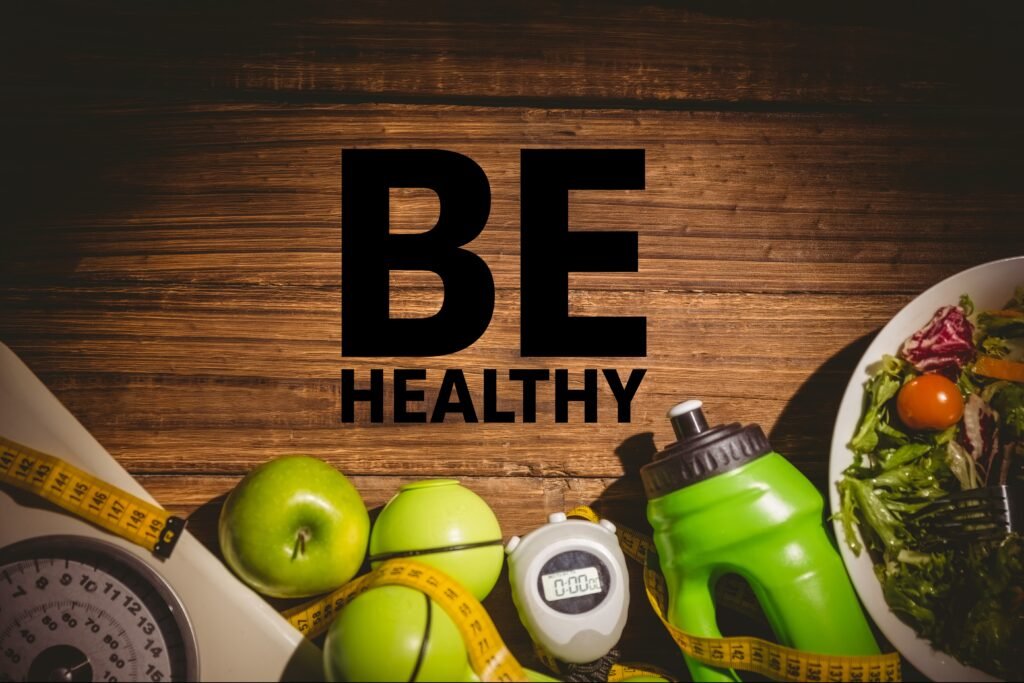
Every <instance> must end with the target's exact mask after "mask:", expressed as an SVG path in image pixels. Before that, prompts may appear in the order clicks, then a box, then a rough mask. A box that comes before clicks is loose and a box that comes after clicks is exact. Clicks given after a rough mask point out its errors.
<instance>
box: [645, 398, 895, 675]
mask: <svg viewBox="0 0 1024 683" xmlns="http://www.w3.org/2000/svg"><path fill="white" fill-rule="evenodd" d="M701 406H702V403H701V402H700V401H686V402H684V403H680V404H679V405H677V406H675V407H674V408H673V409H672V410H670V411H669V414H668V416H669V418H670V419H671V421H672V427H673V429H674V430H675V433H676V437H677V438H678V441H677V442H676V443H674V444H671V445H670V446H668V447H667V448H665V450H663V451H661V452H660V453H658V454H657V455H656V456H655V459H654V460H653V461H652V462H651V463H649V464H647V465H645V466H644V467H643V468H642V469H641V471H640V472H641V477H642V478H643V482H644V490H645V491H646V493H647V500H648V503H647V518H648V520H649V521H650V523H651V526H652V527H653V528H654V543H655V545H656V546H657V548H658V559H659V561H660V563H661V570H662V572H663V573H664V575H665V583H666V585H667V587H668V593H669V596H668V597H669V604H668V615H667V617H668V620H669V621H670V622H671V623H672V624H674V625H675V626H677V627H678V628H680V629H682V630H683V631H686V632H688V633H692V634H693V635H698V636H706V637H711V638H718V637H721V634H720V633H719V630H718V625H717V622H716V619H715V604H714V599H713V596H714V588H715V582H716V581H717V580H718V579H719V578H720V577H721V576H723V575H726V574H738V575H739V576H740V577H742V578H743V579H745V580H746V581H747V582H748V583H749V584H750V586H751V588H752V589H753V591H754V595H755V596H756V597H757V599H758V601H759V602H760V604H761V608H762V609H763V610H764V613H765V616H767V617H768V621H769V623H770V624H771V626H772V629H773V630H774V631H775V636H776V638H777V639H778V641H779V642H780V643H782V644H784V645H788V646H789V647H794V648H797V649H799V650H805V651H808V652H814V653H818V654H829V655H872V654H878V645H877V643H876V642H875V639H874V636H873V635H872V633H871V628H870V627H869V626H868V622H867V619H866V618H865V616H864V612H863V611H862V610H861V607H860V603H859V602H858V601H857V596H856V595H855V594H854V592H853V587H852V586H851V585H850V579H849V577H847V575H846V570H845V569H844V567H843V563H842V560H841V559H840V557H839V553H838V552H837V551H836V549H835V547H834V546H833V544H832V542H831V540H830V539H829V537H828V535H827V533H826V531H825V527H824V524H823V518H822V510H823V509H824V501H823V500H822V497H821V494H820V493H818V490H817V489H816V488H815V487H814V485H813V484H811V483H810V482H809V481H808V480H807V479H806V477H804V475H802V474H801V473H800V472H799V471H798V470H797V469H796V468H795V467H793V465H791V464H790V463H789V461H788V460H786V459H785V458H784V457H782V456H781V455H779V454H778V453H776V452H775V451H773V450H772V447H771V444H769V443H768V438H767V437H766V436H765V435H764V432H763V431H762V430H761V428H760V427H759V426H758V425H747V426H745V427H744V426H741V425H740V424H738V423H734V424H730V425H720V426H717V427H714V428H709V427H708V423H707V421H706V419H705V418H704V413H703V412H702V411H701ZM686 663H687V666H688V667H689V669H690V674H691V675H692V676H693V679H694V680H695V681H738V680H740V678H739V677H738V676H737V675H736V673H735V672H734V671H732V670H726V669H716V668H713V667H710V666H706V665H704V664H701V663H700V662H697V661H694V660H692V659H689V658H687V662H686Z"/></svg>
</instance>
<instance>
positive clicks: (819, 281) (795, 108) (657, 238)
mask: <svg viewBox="0 0 1024 683" xmlns="http://www.w3.org/2000/svg"><path fill="white" fill-rule="evenodd" d="M427 5H428V3H418V2H412V1H405V0H403V1H402V2H397V3H392V4H391V5H390V6H387V7H384V6H378V5H377V4H375V3H365V2H350V3H322V4H321V3H318V4H315V5H313V4H307V3H277V4H276V5H263V4H258V5H257V6H246V7H245V8H244V9H242V8H235V7H230V6H228V5H227V4H226V3H215V4H214V5H213V6H209V3H175V4H153V3H143V4H137V3H100V4H99V5H93V6H91V7H88V8H86V7H84V6H80V5H79V4H77V3H70V2H69V3H54V2H42V3H33V4H32V6H31V7H22V8H21V9H20V10H19V11H17V12H15V11H14V10H13V9H12V8H5V10H4V15H5V16H4V20H3V21H2V22H0V24H2V26H3V28H2V29H0V31H2V33H3V36H2V40H0V45H2V47H0V50H2V51H3V53H4V59H3V64H4V66H3V67H2V68H3V76H2V85H3V90H2V93H3V94H2V97H3V101H4V105H3V110H2V111H3V113H2V119H3V123H4V128H3V129H4V131H5V138H6V139H5V144H4V153H3V158H2V162H0V168H2V172H3V176H2V180H3V187H4V197H5V200H4V216H3V219H2V224H3V226H4V229H3V248H2V254H3V257H4V264H3V268H2V270H0V283H2V292H0V311H2V313H0V339H2V340H3V341H4V342H5V343H7V344H8V345H10V346H11V347H12V348H13V349H14V350H15V351H16V352H17V353H18V354H19V355H20V356H21V357H22V358H23V359H24V360H25V361H26V362H27V363H28V364H29V365H30V366H31V367H32V368H33V369H34V370H35V372H36V373H38V374H39V375H40V377H42V378H43V380H44V381H45V382H46V383H47V384H48V385H49V386H50V387H51V389H52V390H53V391H54V392H55V393H56V394H57V396H58V397H59V398H60V399H61V400H62V401H63V402H64V403H65V404H66V405H67V406H68V407H69V408H70V409H71V410H72V412H74V413H75V414H76V415H77V416H78V417H79V419H80V420H81V421H82V422H83V423H84V424H85V426H86V427H88V428H89V429H90V430H91V431H92V432H93V434H95V435H96V437H97V438H98V439H99V441H100V442H101V443H103V444H104V445H105V446H106V447H107V448H108V449H109V450H110V451H111V453H113V454H114V455H115V456H116V457H117V458H118V459H119V460H120V462H121V463H123V464H124V465H125V466H126V467H127V468H128V469H129V470H130V471H131V472H132V473H133V474H134V475H135V476H137V477H138V478H139V480H140V481H142V483H143V484H144V485H145V486H146V487H147V488H148V489H149V490H150V491H151V492H153V494H154V495H155V496H156V497H157V498H158V499H160V500H161V501H162V502H163V503H164V504H165V505H166V506H167V507H169V508H171V509H173V510H176V511H180V512H185V513H191V514H192V522H191V528H192V530H193V531H194V532H195V533H196V535H198V536H199V537H200V538H201V539H203V541H204V542H205V543H207V544H208V545H209V546H210V547H211V548H214V549H216V545H217V542H216V533H215V521H216V517H217V513H218V510H219V506H220V504H221V502H222V500H223V496H224V495H225V494H226V492H228V491H229V490H230V489H231V488H232V486H233V485H234V484H235V483H236V482H237V481H238V479H239V478H240V477H241V476H242V475H243V474H244V473H245V472H246V471H248V470H249V469H250V468H252V467H253V466H254V465H256V464H258V463H261V462H263V461H265V460H267V459H269V458H272V457H274V456H276V455H279V454H283V453H293V452H304V453H310V454H313V455H316V456H318V457H321V458H324V459H326V460H328V461H330V462H331V463H333V464H334V465H336V466H337V467H338V468H340V469H341V470H342V471H343V472H345V473H346V474H347V475H349V476H350V477H352V479H353V481H354V483H355V484H356V486H357V487H358V488H359V490H360V491H361V492H362V494H363V496H364V497H365V500H366V502H367V504H368V505H369V506H371V507H377V506H380V505H381V504H383V503H384V502H385V501H386V500H387V499H388V498H389V497H390V496H391V495H392V494H393V493H394V492H395V491H396V489H397V487H398V486H399V484H401V483H403V482H406V481H410V480H415V479H420V478H425V477H441V476H443V477H458V478H459V479H461V480H462V481H463V482H464V483H465V484H466V485H467V486H469V487H471V488H472V489H474V490H476V491H477V492H479V493H480V494H481V495H482V496H484V497H485V498H486V499H487V500H488V501H489V502H490V504H491V505H492V506H493V508H494V510H495V511H496V513H497V514H498V517H499V518H500V520H501V523H502V528H503V531H504V533H505V535H506V537H508V536H511V535H512V534H521V533H523V532H526V531H528V530H529V529H531V528H533V527H535V526H537V525H539V524H540V523H542V522H543V521H544V519H545V515H546V514H547V513H549V512H552V511H556V510H562V509H565V508H567V507H570V506H573V505H576V504H579V503H593V502H595V501H597V503H598V506H599V507H600V508H601V509H602V510H603V511H604V512H605V513H607V514H609V515H611V516H612V517H613V518H617V519H620V520H622V521H627V522H631V523H633V524H639V523H640V521H641V520H642V516H643V506H644V499H643V494H642V491H641V489H640V487H639V484H638V478H637V474H636V470H637V469H638V467H639V466H640V465H641V464H642V463H643V462H645V461H646V459H648V458H649V457H650V453H651V452H652V451H653V449H654V448H655V446H657V447H661V446H664V445H665V444H666V443H667V442H669V441H670V440H671V430H670V428H669V425H668V423H667V421H666V420H665V419H664V412H665V410H666V409H667V408H668V407H669V406H670V405H672V404H674V403H675V402H677V401H679V400H681V399H684V398H691V397H700V398H702V399H704V401H705V402H706V404H707V412H708V414H709V416H710V418H711V420H712V421H713V422H731V421H742V422H757V423H760V424H761V425H763V426H764V428H765V430H766V431H769V432H770V436H771V439H772V441H773V443H774V444H775V446H776V447H777V448H778V449H779V450H781V451H782V452H784V453H786V454H787V455H788V456H789V457H790V458H791V459H792V460H793V462H795V463H796V464H797V465H798V466H799V467H800V468H801V469H802V470H803V471H804V472H806V473H807V474H808V475H809V476H810V477H811V478H812V479H813V480H814V481H815V482H816V483H818V484H819V485H821V486H822V487H824V486H825V485H826V480H825V479H826V477H825V471H826V465H827V454H828V446H829V439H830V435H831V428H832V420H833V416H834V415H835V412H836V408H837V406H838V401H839V397H840V393H841V392H842V390H843V388H844V386H845V384H846V382H847V380H848V378H849V375H850V372H851V371H852V368H853V366H854V364H855V362H856V361H857V359H858V358H859V356H860V354H861V353H862V351H863V350H864V348H865V347H866V344H867V342H868V340H869V339H870V338H871V336H872V334H873V333H874V332H875V331H877V330H878V329H879V327H880V326H881V325H883V324H884V323H885V322H886V321H887V320H888V319H889V318H890V317H891V316H892V315H893V314H894V313H895V312H896V311H898V310H899V309H900V307H901V306H903V305H904V304H905V303H907V302H908V301H909V300H910V299H912V298H913V297H914V296H915V295H916V294H917V293H918V292H920V291H921V290H922V289H924V288H926V287H928V286H929V285H931V284H933V283H934V282H936V281H938V280H940V279H942V278H943V277H946V276H948V275H950V274H952V273H955V272H957V271H959V270H961V269H963V268H966V267H969V266H972V265H975V264H978V263H982V262H985V261H988V260H992V259H995V258H999V257H1002V256H1007V255H1013V254H1020V253H1024V230H1022V229H1021V222H1022V218H1024V185H1022V184H1021V179H1022V177H1024V164H1022V159H1024V127H1022V125H1021V124H1022V121H1024V118H1022V114H1024V96H1022V94H1021V93H1022V91H1021V90H1020V89H1019V88H1018V87H1017V84H1018V82H1019V76H1018V74H1017V72H1016V71H1015V70H1014V67H1013V65H1014V64H1015V63H1018V62H1019V61H1020V58H1021V56H1022V55H1021V42H1020V40H1019V35H1020V34H1019V31H1020V28H1021V26H1020V24H1021V22H1020V17H1019V16H1016V15H1014V16H1004V15H1001V14H999V12H998V11H997V10H995V9H988V10H982V11H981V12H980V13H972V14H971V16H969V17H964V16H959V15H953V14H947V13H945V11H944V10H941V9H938V8H933V9H931V10H929V11H928V12H927V14H919V13H917V12H912V11H910V10H903V9H900V8H899V7H893V6H892V5H891V4H886V5H879V6H870V4H869V5H868V6H861V5H859V6H858V7H857V8H851V9H849V10H845V11H844V12H842V13H840V12H837V11H835V10H831V9H826V8H823V7H819V6H817V5H814V4H808V5H807V6H802V5H801V6H789V7H785V8H779V7H772V8H768V7H763V6H762V5H761V4H760V3H742V4H736V3H726V4H722V3H711V2H689V3H678V4H676V3H661V2H653V3H649V4H635V5H632V6H626V5H625V4H623V5H616V4H609V3H604V2H596V3H595V2H589V3H582V2H575V3H552V2H547V3H541V2H521V3H514V4H510V5H508V6H505V5H502V6H501V7H500V8H496V7H493V6H492V4H491V3H469V2H452V3H446V4H444V6H442V7H427ZM986 12H987V14H986ZM353 147H429V148H441V149H448V150H453V151H456V152H459V153H462V154H466V155H468V156H470V157H471V158H472V159H474V160H475V161H476V162H477V163H478V164H479V165H480V166H481V167H482V168H483V170H484V171H485V172H486V174H487V177H488V178H489V180H490V184H491V192H492V208H491V214H490V219H489V222H488V224H487V227H486V229H485V230H484V232H483V233H482V234H481V236H480V237H479V238H477V239H476V240H475V241H474V242H473V243H472V244H471V245H470V248H471V249H472V250H473V251H474V252H476V253H478V254H480V255H481V256H482V257H483V258H484V260H485V261H486V262H487V264H488V265H489V266H490V268H491V270H492V272H493V273H494V276H495V281H496V285H497V295H496V306H495V311H494V318H493V321H492V323H491V325H490V327H489V328H488V330H487V332H486V333H485V335H484V336H483V337H482V338H481V339H480V341H478V342H477V343H476V344H474V345H473V346H471V347H469V348H467V349H465V350H464V351H461V352H459V353H456V354H453V355H450V356H442V357H434V358H403V359H394V358H343V357H342V356H341V355H340V354H341V343H340V340H341V335H342V333H343V330H342V329H341V314H340V298H341V294H340V282H341V273H340V260H341V259H340V254H341V249H342V244H341V231H340V217H341V204H340V196H341V190H340V187H341V183H342V182H343V179H342V177H341V165H340V151H341V150H342V149H343V148H353ZM537 147H547V148H552V147H554V148H568V147H584V148H643V149H644V150H646V189H645V190H643V191H637V190H631V191H602V192H596V191H591V192H573V193H572V196H571V205H570V219H571V224H572V225H573V226H574V227H575V228H578V229H605V230H636V231H637V232H638V233H639V257H640V259H639V271H638V272H635V273H604V274H600V273H599V274H579V275H573V276H571V286H572V294H571V301H570V305H571V309H572V311H573V313H575V314H581V315H637V314H639V315H645V316H646V317H647V330H648V344H647V357H646V358H598V359H593V358H590V359H588V358H556V359H547V358H521V357H520V355H519V346H518V340H519V310H518V309H519V275H518V274H519V154H520V150H521V149H522V148H537ZM392 207H393V211H394V215H393V219H394V224H395V226H396V229H408V230H417V229H418V230H422V229H425V228H428V227H430V226H431V225H432V224H433V221H434V220H435V219H436V217H437V201H436V199H434V198H433V197H432V196H431V195H430V194H429V193H425V192H417V191H406V192H396V193H395V194H394V195H393V200H392ZM393 285H394V288H393V292H392V301H393V305H394V307H395V310H396V312H397V313H396V314H402V315H428V314H430V313H431V312H432V311H433V310H436V307H437V306H438V305H439V302H440V290H439V287H438V281H437V279H436V278H432V277H426V276H419V277H413V276H410V275H408V274H396V275H395V276H394V279H393ZM372 367H382V368H386V369H388V370H389V371H390V369H391V368H394V367H413V368H424V369H426V370H427V371H428V373H429V376H430V378H431V380H430V382H428V383H426V385H425V386H426V387H428V388H430V387H433V388H434V389H436V387H437V384H438V382H439V380H440V373H441V371H442V370H443V369H444V368H447V367H458V368H463V369H464V370H465V371H466V372H467V376H468V377H469V378H470V384H471V387H472V389H473V391H474V392H475V394H476V396H479V395H480V393H479V392H480V370H481V369H482V368H498V369H499V370H501V371H504V370H507V369H508V368H512V367H540V368H556V367H562V368H569V369H570V370H571V371H572V373H573V374H572V377H574V378H575V379H576V380H579V379H580V378H581V375H580V371H581V370H582V369H583V368H586V367H597V368H600V367H614V368H619V369H621V370H623V372H624V373H625V371H627V370H628V369H629V368H632V367H644V368H648V374H647V377H646V379H645V381H644V383H643V385H642V387H641V389H640V391H639V393H638V395H637V398H636V401H635V403H634V410H633V415H632V422H631V423H629V424H619V423H618V422H617V421H616V420H615V416H614V412H613V410H612V404H611V403H610V401H611V397H610V395H608V394H607V392H605V393H604V394H603V397H602V404H601V405H602V412H601V414H600V421H599V423H598V424H596V425H591V424H586V423H584V422H583V419H582V415H581V413H580V412H579V411H578V410H577V409H574V410H576V412H574V413H572V414H571V419H570V422H569V423H568V424H555V423H554V419H553V407H552V395H551V393H550V392H544V391H542V392H541V393H540V397H539V403H538V420H537V422H536V423H535V424H518V423H517V424H464V423H463V422H462V421H461V420H457V421H452V420H450V421H449V422H447V423H445V424H428V425H418V424H393V423H390V420H388V423H386V424H380V425H375V424H370V423H369V422H368V420H366V419H361V420H359V421H357V423H355V424H342V423H341V421H340V412H339V405H340V403H339V402H340V379H339V377H340V370H341V369H342V368H355V369H356V370H357V373H362V374H360V375H359V376H360V377H362V378H363V379H365V378H366V376H367V375H366V372H367V370H368V369H369V368H372ZM502 400H503V401H504V402H505V405H506V406H507V407H510V408H512V407H518V403H517V401H518V399H517V394H515V393H512V392H506V393H504V394H503V395H502ZM502 586H504V584H502ZM635 597H636V599H635V600H634V603H635V605H636V609H635V610H634V611H635V614H634V615H633V616H632V621H631V627H630V629H629V633H628V636H627V638H626V641H625V643H624V651H625V655H626V656H627V657H628V658H633V659H646V660H650V661H653V662H657V663H661V664H665V665H667V666H670V667H673V668H674V669H675V670H677V671H681V665H680V659H679V657H678V655H677V654H676V653H674V652H673V649H672V647H671V645H670V644H669V642H668V640H667V638H666V637H665V636H664V634H662V632H661V630H660V627H659V626H658V625H657V624H656V623H655V622H654V620H653V618H652V617H651V616H650V615H649V614H648V613H647V612H648V610H647V607H646V605H644V604H643V603H644V601H643V599H642V597H641V595H640V594H637V595H636V596H635ZM487 606H488V607H489V608H490V609H491V611H492V613H493V614H494V615H495V618H496V620H497V622H498V624H499V627H500V628H501V630H502V632H503V634H504V635H505V637H506V639H507V640H508V641H509V642H510V644H511V646H512V648H513V650H514V651H515V652H516V653H517V654H518V655H520V656H522V657H523V658H524V659H525V660H527V661H530V659H531V657H530V654H529V646H528V644H527V643H528V641H527V636H526V634H525V631H524V630H523V629H522V627H521V626H520V625H519V623H518V620H517V619H516V617H515V615H514V611H513V610H512V608H511V606H510V602H509V597H508V592H507V588H499V590H498V591H496V593H495V594H494V595H493V596H492V597H491V598H489V599H488V602H487Z"/></svg>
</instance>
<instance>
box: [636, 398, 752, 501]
mask: <svg viewBox="0 0 1024 683" xmlns="http://www.w3.org/2000/svg"><path fill="white" fill-rule="evenodd" d="M702 406H703V403H702V402H700V401H684V402H683V403H680V404H679V405H677V406H675V407H674V408H672V410H670V411H669V412H668V417H669V419H670V420H671V421H672V429H673V430H675V433H676V438H678V439H679V440H678V441H676V442H675V443H673V444H670V445H669V446H667V447H666V448H665V450H663V451H661V452H660V453H658V454H657V455H655V456H654V460H653V461H652V462H650V463H648V464H647V465H644V466H643V467H642V468H640V477H641V478H642V479H643V482H644V491H645V492H646V493H647V498H648V499H652V498H660V497H661V496H664V495H667V494H669V493H672V492H673V491H677V490H679V489H681V488H683V487H684V486H689V485H690V484H696V483H697V482H699V481H704V480H705V479H710V478H711V477H714V476H717V475H719V474H722V473H723V472H728V471H729V470H733V469H736V468H737V467H740V466H742V465H745V464H747V463H748V462H750V461H751V460H756V459H757V458H760V457H761V456H762V455H764V454H766V453H769V452H770V451H771V450H772V446H771V444H770V443H768V437H766V436H765V435H764V431H762V430H761V428H760V427H759V426H758V425H747V426H745V427H744V426H742V425H740V424H739V423H738V422H735V423H733V424H729V425H718V426H717V427H711V428H708V422H707V419H706V418H705V417H704V411H703V410H701V408H702Z"/></svg>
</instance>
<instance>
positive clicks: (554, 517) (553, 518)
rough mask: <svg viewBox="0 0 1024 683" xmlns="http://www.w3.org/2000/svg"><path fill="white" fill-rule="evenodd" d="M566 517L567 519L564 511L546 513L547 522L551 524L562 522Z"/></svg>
mask: <svg viewBox="0 0 1024 683" xmlns="http://www.w3.org/2000/svg"><path fill="white" fill-rule="evenodd" d="M566 519H568V517H566V516H565V513H564V512H552V513H551V514H550V515H548V522H550V523H551V524H558V523H559V522H564V521H565V520H566Z"/></svg>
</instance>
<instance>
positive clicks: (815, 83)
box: [3, 0, 1022, 107]
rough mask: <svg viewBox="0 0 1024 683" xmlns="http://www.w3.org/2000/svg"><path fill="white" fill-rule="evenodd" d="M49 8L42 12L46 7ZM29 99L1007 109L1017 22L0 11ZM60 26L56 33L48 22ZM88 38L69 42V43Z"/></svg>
mask: <svg viewBox="0 0 1024 683" xmlns="http://www.w3.org/2000/svg"><path fill="white" fill-rule="evenodd" d="M55 6H56V7H55ZM6 14H7V17H6V19H7V20H6V21H5V22H3V24H4V25H5V27H6V31H5V36H4V37H5V40H4V41H3V45H4V49H5V52H6V55H5V56H8V58H18V61H19V63H20V64H21V65H22V66H21V68H19V69H18V70H17V71H15V72H13V73H12V74H11V76H10V78H11V80H12V81H13V82H14V83H15V84H17V85H19V86H21V87H25V88H30V89H38V88H40V86H43V85H47V86H58V87H61V88H66V89H70V90H72V91H88V90H92V91H100V92H103V91H114V92H139V91H144V92H150V93H154V94H158V95H163V94H172V95H174V94H180V93H182V92H185V93H191V92H195V91H199V92H211V91H212V92H223V91H232V92H235V93H246V94H247V96H249V97H253V96H257V97H258V96H267V95H279V94H282V93H284V94H289V95H293V96H295V95H301V96H308V97H311V98H313V99H314V100H315V99H317V98H320V99H323V98H330V97H341V98H346V99H362V100H367V99H369V100H372V101H378V102H379V101H397V102H404V101H410V100H422V99H430V100H434V101H442V102H451V103H459V102H465V101H470V102H479V101H481V100H488V101H489V102H490V103H496V104H501V103H503V102H508V101H511V102H517V101H519V102H522V101H527V102H529V103H531V104H535V105H539V106H545V105H549V104H551V103H552V102H553V101H562V102H581V103H584V104H587V103H591V102H612V103H626V104H636V105H646V106H651V105H654V106H658V105H666V104H668V105H672V104H675V103H685V104H686V105H688V106H708V104H709V103H711V104H712V106H721V105H722V104H728V103H768V104H782V105H784V106H797V107H804V106H807V105H808V104H814V105H822V104H875V103H881V104H885V105H892V104H929V105H930V104H957V105H976V104H979V103H983V104H988V105H995V106H1004V105H1006V104H1007V103H1012V104H1020V103H1021V94H1020V92H1019V91H1018V90H1017V89H1016V88H1007V87H1006V84H1007V82H1008V81H1012V79H1013V75H1014V71H1013V67H1012V65H1013V64H1014V63H1017V62H1019V61H1020V56H1021V49H1022V47H1021V44H1020V41H1019V40H1018V37H1019V33H1020V28H1021V25H1022V22H1021V13H1020V12H1019V8H1015V7H1011V6H1010V5H1009V4H1008V3H1005V4H997V5H994V6H992V7H976V8H972V11H970V12H966V11H964V10H963V9H962V8H955V9H953V8H947V7H939V6H929V7H928V8H927V10H926V11H922V10H921V8H920V7H918V6H914V5H908V6H903V5H900V4H893V3H881V2H865V3H857V4H855V5H846V6H843V7H841V8H840V7H837V6H821V5H820V4H818V3H808V2H800V3H792V2H790V3H770V4H766V3H760V2H739V3H738V2H724V3H723V2H706V1H700V2H692V1H691V2H644V3H615V2H608V1H599V2H582V1H580V0H576V1H574V2H539V1H537V0H530V1H528V2H497V3H468V2H444V3H420V2H415V0H402V1H400V2H388V3H375V2H367V1H360V2H344V3H336V2H322V1H318V2H308V1H302V2H289V3H267V2H256V3H248V4H246V7H245V10H244V11H241V10H240V9H239V8H238V7H237V6H235V5H233V4H231V3H208V2H182V3H173V4H164V5H157V6H154V5H146V6H138V5H132V4H130V3H120V2H109V1H108V2H101V3H90V4H89V5H88V6H84V5H80V4H79V3H74V2H62V3H52V2H47V3H43V4H39V3H31V4H27V5H24V6H22V5H18V6H17V8H16V9H15V8H11V9H8V10H6ZM55 15H58V16H59V18H58V19H57V20H56V21H54V16H55ZM83 26H84V27H87V30H82V27H83Z"/></svg>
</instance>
